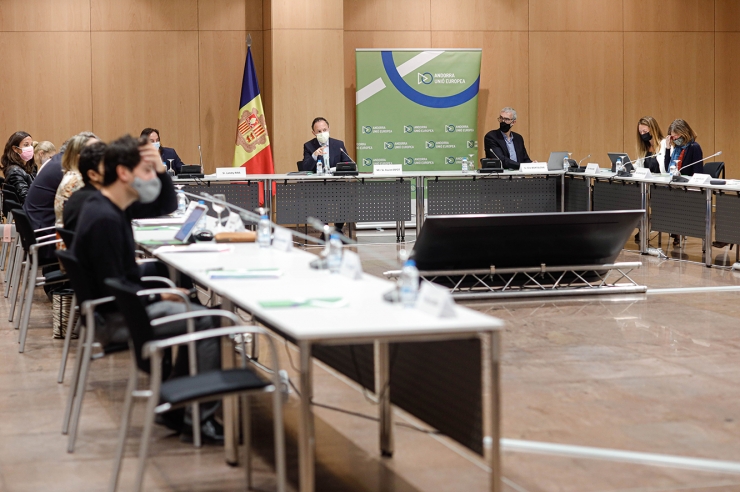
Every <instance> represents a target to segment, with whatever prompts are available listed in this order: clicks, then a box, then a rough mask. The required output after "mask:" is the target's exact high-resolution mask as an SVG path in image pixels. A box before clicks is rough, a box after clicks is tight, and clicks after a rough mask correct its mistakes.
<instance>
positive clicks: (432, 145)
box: [426, 140, 435, 149]
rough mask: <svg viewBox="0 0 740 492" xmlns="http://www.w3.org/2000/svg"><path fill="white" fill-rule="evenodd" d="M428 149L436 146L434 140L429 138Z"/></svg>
mask: <svg viewBox="0 0 740 492" xmlns="http://www.w3.org/2000/svg"><path fill="white" fill-rule="evenodd" d="M426 146H427V149H433V148H434V146H435V143H434V140H427V145H426Z"/></svg>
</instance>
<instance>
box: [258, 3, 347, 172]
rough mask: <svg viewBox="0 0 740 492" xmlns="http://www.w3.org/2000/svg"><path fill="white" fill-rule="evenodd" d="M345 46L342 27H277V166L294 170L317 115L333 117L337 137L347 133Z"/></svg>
mask: <svg viewBox="0 0 740 492" xmlns="http://www.w3.org/2000/svg"><path fill="white" fill-rule="evenodd" d="M274 8H275V6H274V5H273V9H274ZM273 13H274V10H273ZM274 21H275V19H274V18H273V23H274ZM343 46H344V44H343V31H341V30H321V31H317V30H314V29H311V30H299V29H295V30H276V31H272V40H271V50H272V61H271V63H272V74H271V76H270V77H271V84H272V87H271V91H272V93H271V94H272V104H271V107H272V115H271V117H272V119H273V122H274V123H273V131H272V134H271V135H270V140H271V142H273V145H274V147H273V157H274V160H275V171H276V172H278V173H283V172H289V171H295V169H296V166H295V163H296V161H298V160H300V159H302V158H303V150H302V149H303V144H304V143H305V142H306V141H308V140H310V139H311V138H313V136H312V135H311V121H312V120H313V119H314V118H315V117H316V116H323V117H325V118H326V119H327V120H328V121H329V122H330V124H331V133H332V136H333V137H334V138H338V139H341V140H345V138H346V137H347V135H345V134H344V121H345V112H344V98H343V97H341V94H342V93H343V91H344V80H343V78H344V54H343ZM317 52H320V53H321V56H317V55H316V53H317ZM269 116H270V115H269V114H268V117H269Z"/></svg>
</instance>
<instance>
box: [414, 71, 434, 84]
mask: <svg viewBox="0 0 740 492" xmlns="http://www.w3.org/2000/svg"><path fill="white" fill-rule="evenodd" d="M416 77H417V82H416V85H419V84H424V85H429V84H431V83H432V82H434V75H432V74H431V73H429V72H424V73H417V74H416Z"/></svg>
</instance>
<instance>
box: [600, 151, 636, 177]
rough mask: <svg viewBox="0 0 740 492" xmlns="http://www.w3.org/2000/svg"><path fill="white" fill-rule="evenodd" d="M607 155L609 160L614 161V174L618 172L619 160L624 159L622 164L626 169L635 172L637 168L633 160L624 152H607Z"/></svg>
mask: <svg viewBox="0 0 740 492" xmlns="http://www.w3.org/2000/svg"><path fill="white" fill-rule="evenodd" d="M607 155H608V156H609V160H610V161H612V172H613V173H616V172H617V159H622V164H624V168H625V169H626V170H627V171H630V172H632V171H634V170H635V166H634V165H633V164H632V159H630V156H628V155H627V154H625V153H624V152H607Z"/></svg>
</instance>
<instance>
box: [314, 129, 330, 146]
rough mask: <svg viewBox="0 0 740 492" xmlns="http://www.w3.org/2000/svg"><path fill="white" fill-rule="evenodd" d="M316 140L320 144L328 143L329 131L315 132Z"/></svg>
mask: <svg viewBox="0 0 740 492" xmlns="http://www.w3.org/2000/svg"><path fill="white" fill-rule="evenodd" d="M316 140H318V141H319V143H320V144H321V145H326V144H328V143H329V131H328V130H327V131H325V132H320V133H317V134H316Z"/></svg>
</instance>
